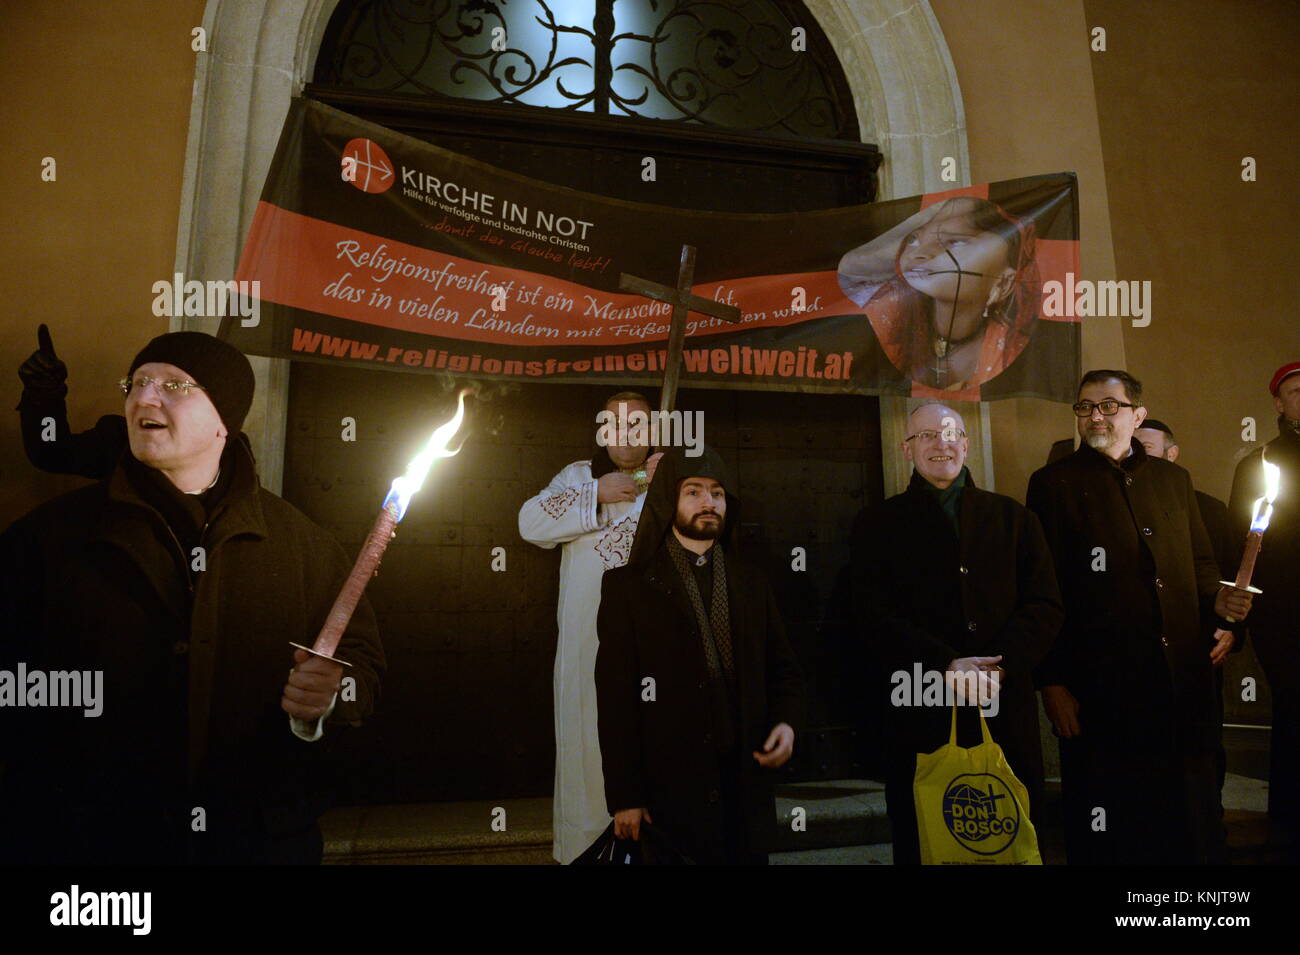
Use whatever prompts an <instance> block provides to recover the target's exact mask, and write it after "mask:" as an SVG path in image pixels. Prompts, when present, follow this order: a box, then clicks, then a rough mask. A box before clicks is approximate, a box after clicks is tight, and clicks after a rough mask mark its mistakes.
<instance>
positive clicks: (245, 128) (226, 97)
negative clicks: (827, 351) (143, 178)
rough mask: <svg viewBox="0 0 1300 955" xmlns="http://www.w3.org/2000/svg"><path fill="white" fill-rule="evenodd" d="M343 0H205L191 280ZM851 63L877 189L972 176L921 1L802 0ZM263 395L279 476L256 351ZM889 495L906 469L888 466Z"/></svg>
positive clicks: (975, 437) (269, 472)
mask: <svg viewBox="0 0 1300 955" xmlns="http://www.w3.org/2000/svg"><path fill="white" fill-rule="evenodd" d="M337 4H338V0H209V2H208V6H207V9H206V10H205V12H204V17H203V26H204V28H205V29H206V31H207V34H208V37H209V52H208V53H207V54H206V55H203V56H202V58H201V59H200V61H199V62H198V64H197V68H196V70H195V76H194V95H193V101H192V106H191V110H190V129H189V140H188V144H187V147H186V156H185V173H184V180H183V185H182V190H181V208H180V223H179V226H178V229H177V241H176V270H177V271H178V272H183V273H184V274H185V276H186V277H187V278H196V279H200V280H206V279H229V278H230V276H231V275H233V274H234V271H235V268H236V266H237V265H238V262H239V252H240V248H241V246H242V243H243V240H244V236H245V235H246V234H247V231H248V224H249V222H250V221H251V219H252V215H253V211H254V209H255V207H256V205H257V200H258V195H259V193H260V191H261V185H262V182H263V180H264V179H265V176H266V171H267V169H268V168H269V166H270V164H271V158H272V155H273V154H274V152H275V145H276V142H277V140H278V138H279V134H280V127H281V124H282V123H283V121H284V116H285V113H286V112H287V110H288V107H289V100H290V99H291V98H292V97H293V96H294V95H296V94H297V93H298V92H300V91H301V90H302V88H303V85H304V84H305V83H306V82H307V80H308V79H309V78H310V77H311V75H312V73H313V71H314V67H315V58H316V51H317V50H318V49H319V47H320V42H321V39H322V36H323V35H324V32H325V27H326V25H327V24H328V23H329V18H330V15H331V14H332V13H333V11H334V8H335V7H336V6H337ZM806 5H807V7H808V10H809V11H810V12H811V13H812V14H813V15H814V16H816V17H817V19H818V21H819V22H820V24H821V26H822V29H823V30H824V31H825V33H826V35H827V37H828V38H829V39H830V41H831V44H832V45H833V46H834V48H835V51H836V54H837V55H838V56H839V58H840V62H841V64H842V66H843V68H844V72H845V75H846V77H847V78H848V81H849V85H850V87H851V88H852V90H853V95H854V99H855V102H856V104H857V107H858V116H859V123H860V125H861V133H862V139H863V140H864V141H866V142H874V143H877V144H879V145H880V147H881V149H882V151H883V152H884V154H885V163H884V165H883V166H882V168H881V183H880V185H881V190H880V195H881V198H882V199H889V198H893V197H895V196H907V195H915V194H917V193H920V192H924V191H926V190H936V189H940V188H943V186H945V185H946V186H948V187H951V186H952V185H953V183H946V184H944V183H940V181H939V167H940V160H941V159H942V158H943V157H946V156H951V157H953V158H955V159H956V161H957V169H958V175H959V182H958V183H957V185H964V184H967V183H968V182H969V161H968V156H967V151H966V129H965V115H964V111H963V108H962V99H961V92H960V90H959V89H958V86H957V77H956V73H955V71H954V69H953V65H952V60H951V58H950V56H949V54H948V48H947V44H946V43H945V42H944V39H943V34H942V32H941V31H940V29H939V24H938V22H937V21H936V20H935V17H934V13H933V11H932V10H931V9H930V4H929V3H928V2H927V0H806ZM172 322H173V328H174V329H175V328H182V327H186V328H196V329H199V330H203V331H214V330H215V326H216V320H215V319H193V318H191V319H173V320H172ZM252 362H253V367H254V370H255V372H256V374H257V384H258V387H257V396H256V399H255V401H254V404H253V407H252V409H251V410H250V412H249V415H248V418H247V423H246V425H245V429H246V430H247V431H248V434H249V437H250V438H251V439H252V441H253V448H254V451H255V453H256V454H257V459H258V462H259V466H260V470H261V474H262V481H263V483H264V485H265V486H266V487H267V488H268V489H270V490H272V491H275V492H277V493H278V492H279V491H280V489H281V486H282V479H283V469H284V446H285V442H284V431H285V416H286V410H287V408H288V392H289V374H288V363H287V362H286V361H284V360H282V359H267V358H253V359H252ZM906 406H907V402H906V400H905V399H882V400H881V409H882V411H881V415H882V419H883V420H882V434H883V438H884V440H885V441H886V442H893V441H894V440H895V439H898V440H901V438H902V436H903V433H904V432H903V430H902V429H903V427H904V426H905V424H906ZM980 417H981V419H982V426H981V427H979V428H976V427H975V422H974V421H969V422H968V428H971V430H972V435H971V437H972V442H971V443H972V447H973V448H974V449H982V450H983V454H977V455H973V456H972V461H971V466H972V470H973V471H975V472H976V479H977V480H979V481H980V482H981V484H983V485H984V486H985V487H989V486H991V484H992V480H991V479H992V457H991V454H990V452H989V449H988V437H987V435H988V428H987V406H982V408H981V416H980ZM897 457H898V456H897V455H890V454H887V455H886V458H885V460H886V473H885V490H886V493H894V492H895V491H897V490H900V489H901V487H902V486H903V483H905V480H906V475H905V473H904V474H902V475H901V476H900V474H899V473H897V468H893V470H892V471H891V462H893V460H894V459H895V458H897Z"/></svg>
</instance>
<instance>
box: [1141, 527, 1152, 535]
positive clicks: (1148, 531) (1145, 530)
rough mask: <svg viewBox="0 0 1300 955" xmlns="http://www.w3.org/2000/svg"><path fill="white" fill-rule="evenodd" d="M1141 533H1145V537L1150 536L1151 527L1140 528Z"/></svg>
mask: <svg viewBox="0 0 1300 955" xmlns="http://www.w3.org/2000/svg"><path fill="white" fill-rule="evenodd" d="M1142 533H1143V534H1146V535H1147V537H1150V536H1151V528H1149V527H1144V528H1142Z"/></svg>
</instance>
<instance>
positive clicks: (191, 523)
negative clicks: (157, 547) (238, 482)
mask: <svg viewBox="0 0 1300 955" xmlns="http://www.w3.org/2000/svg"><path fill="white" fill-rule="evenodd" d="M232 452H233V448H232V446H231V445H229V444H227V445H226V449H225V451H224V452H223V453H222V455H221V464H220V470H219V471H218V473H217V481H216V483H215V484H214V485H213V486H212V487H210V488H208V489H207V490H206V491H204V492H203V493H202V494H186V493H185V492H184V491H182V490H181V489H180V488H178V487H177V486H176V485H175V484H173V483H172V482H171V480H170V479H169V478H168V477H167V475H165V474H163V472H162V471H159V470H157V469H155V468H151V467H149V466H148V465H147V464H142V463H141V462H140V461H138V460H136V458H135V456H134V455H132V454H131V452H130V451H129V450H128V451H126V453H125V454H124V455H123V463H124V464H125V467H126V475H127V479H128V480H129V481H130V482H131V486H132V487H133V488H135V491H136V493H137V494H139V495H140V497H141V498H143V499H144V501H145V503H147V504H148V505H149V506H150V507H152V508H153V509H154V510H156V511H157V512H158V513H159V514H160V515H162V519H163V520H164V521H166V523H167V526H168V527H169V528H171V531H172V533H173V534H175V535H176V540H177V541H178V542H179V543H180V545H181V548H182V549H183V550H184V552H185V571H186V573H187V574H192V571H191V569H190V563H191V561H190V555H191V554H192V553H193V550H194V548H195V547H198V546H199V545H200V542H201V540H202V537H203V530H204V528H205V527H206V526H207V525H208V524H209V523H210V522H211V520H212V518H213V516H214V515H215V514H216V512H217V510H218V509H219V508H220V507H221V505H222V504H223V503H224V502H225V497H226V494H227V492H228V491H229V490H230V486H231V484H232V483H233V480H234V472H235V462H234V455H233V453H232Z"/></svg>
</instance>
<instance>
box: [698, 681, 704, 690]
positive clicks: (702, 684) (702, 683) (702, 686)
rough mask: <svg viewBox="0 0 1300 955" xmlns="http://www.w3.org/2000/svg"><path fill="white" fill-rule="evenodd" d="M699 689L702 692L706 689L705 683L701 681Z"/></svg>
mask: <svg viewBox="0 0 1300 955" xmlns="http://www.w3.org/2000/svg"><path fill="white" fill-rule="evenodd" d="M699 688H700V689H701V690H702V689H704V682H703V681H700V686H699Z"/></svg>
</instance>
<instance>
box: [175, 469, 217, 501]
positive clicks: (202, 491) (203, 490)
mask: <svg viewBox="0 0 1300 955" xmlns="http://www.w3.org/2000/svg"><path fill="white" fill-rule="evenodd" d="M220 480H221V468H217V473H216V474H214V475H213V476H212V483H211V484H209V485H208V486H207V487H205V488H203V489H202V490H199V491H181V493H182V494H193V495H194V496H195V497H198V496H199V495H200V494H206V493H207V492H208V491H211V490H212V489H213V488H214V487H216V486H217V482H218V481H220Z"/></svg>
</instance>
